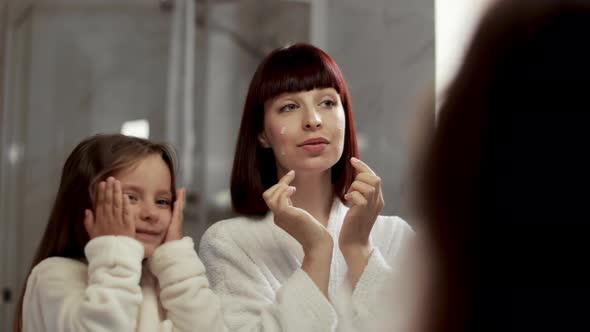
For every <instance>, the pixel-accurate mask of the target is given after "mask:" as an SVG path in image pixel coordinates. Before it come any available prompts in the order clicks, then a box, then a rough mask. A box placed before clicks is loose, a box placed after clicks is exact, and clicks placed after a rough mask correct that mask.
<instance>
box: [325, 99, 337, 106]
mask: <svg viewBox="0 0 590 332" xmlns="http://www.w3.org/2000/svg"><path fill="white" fill-rule="evenodd" d="M322 105H324V106H326V107H329V108H332V107H334V106H336V102H335V101H333V100H330V99H328V100H324V101H322Z"/></svg>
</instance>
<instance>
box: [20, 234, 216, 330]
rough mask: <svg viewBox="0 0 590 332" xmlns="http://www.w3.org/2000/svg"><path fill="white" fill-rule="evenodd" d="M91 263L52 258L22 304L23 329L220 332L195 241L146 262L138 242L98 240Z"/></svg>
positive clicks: (172, 245) (174, 244)
mask: <svg viewBox="0 0 590 332" xmlns="http://www.w3.org/2000/svg"><path fill="white" fill-rule="evenodd" d="M84 251H85V254H86V259H87V261H88V264H86V263H85V262H81V261H78V260H74V259H69V258H63V257H51V258H47V259H45V260H43V261H42V262H41V263H39V264H38V265H36V266H35V267H34V268H33V270H32V272H31V274H30V276H29V278H28V281H27V287H26V291H25V296H24V302H23V331H24V332H44V331H46V332H66V331H67V332H90V331H93V332H102V331H105V332H106V331H109V332H115V331H116V332H126V331H129V332H131V331H141V332H147V331H159V332H164V331H211V332H217V331H223V330H224V327H223V319H222V317H221V312H220V307H219V299H218V297H217V296H215V295H214V294H213V292H212V291H211V289H210V288H209V282H208V281H207V277H206V275H205V268H204V266H203V264H202V263H201V261H200V259H199V257H198V256H197V254H196V252H195V248H194V244H193V240H192V239H191V238H189V237H185V238H183V239H181V240H177V241H171V242H167V243H164V244H162V245H161V246H160V247H158V248H157V249H156V250H155V251H154V253H153V255H152V257H150V258H149V259H147V260H145V261H144V263H143V264H142V260H143V255H144V249H143V246H142V244H141V243H140V242H138V241H137V240H135V239H133V238H130V237H126V236H101V237H97V238H95V239H93V240H91V241H89V242H88V244H87V245H86V247H85V250H84Z"/></svg>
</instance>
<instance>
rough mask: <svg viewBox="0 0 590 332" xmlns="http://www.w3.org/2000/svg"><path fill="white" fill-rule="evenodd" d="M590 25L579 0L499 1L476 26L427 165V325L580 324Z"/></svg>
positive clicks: (423, 198) (588, 10)
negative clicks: (430, 266)
mask: <svg viewBox="0 0 590 332" xmlns="http://www.w3.org/2000/svg"><path fill="white" fill-rule="evenodd" d="M588 31H590V2H588V1H587V0H551V1H550V0H542V1H541V0H518V1H508V0H506V1H498V2H497V3H496V4H495V5H494V6H493V7H492V8H491V9H490V11H488V12H487V13H486V15H485V16H484V17H483V20H482V21H481V23H480V25H479V27H478V28H477V29H476V32H475V34H474V39H473V41H472V43H471V45H470V46H469V48H468V50H467V53H466V57H465V60H464V62H463V65H462V67H461V68H460V70H459V72H458V74H457V76H456V78H455V80H454V81H453V82H452V84H451V86H450V88H449V90H448V94H447V95H446V97H445V100H444V101H443V103H442V105H441V108H440V112H439V117H438V123H437V128H436V132H435V134H434V136H433V138H432V142H431V144H430V146H429V148H428V150H427V151H426V156H425V160H424V161H423V162H424V164H423V170H422V171H423V174H422V176H423V177H422V180H421V181H422V183H421V185H420V187H421V188H420V191H421V193H420V203H419V204H421V213H423V214H424V219H425V220H426V221H427V222H428V226H429V228H430V230H431V232H430V234H431V235H430V237H431V244H432V251H433V255H435V257H436V259H435V261H436V263H437V266H436V267H435V270H436V272H437V273H435V279H436V280H435V284H434V285H433V286H432V298H431V299H430V301H429V305H431V308H429V310H430V313H429V314H428V315H429V316H428V317H427V319H428V324H429V326H428V329H427V330H428V331H499V330H505V329H508V330H515V331H518V330H538V329H539V328H540V329H541V330H546V329H553V330H570V328H567V327H566V326H572V327H573V326H575V323H576V322H581V321H582V319H583V316H584V315H583V314H581V313H582V310H583V309H582V308H586V307H587V305H586V302H587V297H586V298H584V296H587V294H588V292H587V289H588V286H586V285H587V280H588V279H587V277H588V275H587V273H583V272H582V269H584V268H583V265H584V263H582V262H585V261H587V257H585V256H587V254H588V252H590V251H589V248H588V245H587V244H586V243H587V242H588V241H587V239H584V237H587V234H588V233H589V229H588V228H589V226H588V223H587V217H585V218H584V217H583V216H585V215H587V208H586V206H587V203H586V202H585V199H583V198H587V195H586V194H585V192H587V189H588V187H587V185H588V180H589V178H588V174H589V169H590V168H589V167H588V162H587V161H584V160H587V156H585V154H587V153H586V151H588V134H587V132H588V130H587V126H588V123H589V115H590V112H588V107H587V106H586V105H587V104H588V102H587V99H588V93H587V89H588V86H589V83H590V81H589V80H590V47H589V46H588V43H587V42H586V40H585V39H584V37H583V36H585V35H584V33H586V34H587V32H588ZM582 220H583V221H582ZM585 278H586V279H585ZM584 279H585V280H584ZM568 287H570V289H567V288H568ZM584 287H585V289H586V293H585V295H584V296H582V295H581V292H579V290H580V289H583V288H584ZM576 297H578V299H576ZM576 302H577V303H576ZM552 324H554V325H552ZM585 325H587V323H585ZM573 330H575V328H574V329H573Z"/></svg>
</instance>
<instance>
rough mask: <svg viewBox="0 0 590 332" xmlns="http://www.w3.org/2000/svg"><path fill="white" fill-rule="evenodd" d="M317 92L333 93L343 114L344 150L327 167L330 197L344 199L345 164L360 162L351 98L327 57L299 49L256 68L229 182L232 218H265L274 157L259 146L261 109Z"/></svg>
mask: <svg viewBox="0 0 590 332" xmlns="http://www.w3.org/2000/svg"><path fill="white" fill-rule="evenodd" d="M322 88H334V89H335V90H336V91H337V92H338V94H339V95H340V99H341V100H342V106H343V108H344V114H345V119H346V129H345V132H344V150H343V152H342V156H341V157H340V159H339V160H338V162H336V164H335V165H334V166H332V183H333V184H334V194H335V195H337V196H338V197H340V199H344V197H343V196H344V194H345V193H346V190H348V188H349V187H350V185H351V183H352V181H353V180H354V170H353V169H352V166H351V165H350V163H349V160H350V158H351V157H357V158H358V156H359V153H358V145H357V141H356V132H355V128H354V119H353V116H352V104H351V102H350V93H349V91H348V87H347V85H346V81H345V80H344V76H343V75H342V71H341V70H340V68H339V67H338V65H337V64H336V62H334V60H333V59H332V58H331V57H330V56H329V55H328V54H326V53H325V52H324V51H322V50H320V49H319V48H317V47H315V46H312V45H308V44H303V43H298V44H294V45H291V46H287V47H282V48H279V49H276V50H274V51H272V52H271V53H270V54H269V55H268V56H266V58H265V59H264V60H263V61H262V63H261V64H260V65H259V66H258V68H257V69H256V72H255V73H254V77H253V78H252V81H251V82H250V87H249V88H248V95H247V96H246V103H245V105H244V111H243V114H242V122H241V125H240V132H239V134H238V142H237V144H236V152H235V156H234V164H233V169H232V176H231V198H232V205H233V209H234V211H235V212H237V213H239V214H242V215H250V216H264V215H265V214H266V213H267V212H268V206H267V205H266V203H265V202H264V200H263V198H262V194H263V193H264V191H265V190H267V189H268V188H270V187H271V186H273V185H274V184H275V183H277V182H278V179H277V168H276V161H275V157H274V154H273V152H272V150H271V149H266V148H263V147H262V146H261V145H260V143H259V141H258V135H259V134H260V133H261V132H262V130H263V128H264V103H265V102H266V101H267V100H269V99H271V98H273V97H276V96H278V95H280V94H282V93H286V92H299V91H309V90H313V89H322Z"/></svg>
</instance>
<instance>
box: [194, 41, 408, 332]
mask: <svg viewBox="0 0 590 332" xmlns="http://www.w3.org/2000/svg"><path fill="white" fill-rule="evenodd" d="M238 137H239V140H238V143H237V147H236V153H235V158H234V165H233V171H232V180H231V194H232V203H233V207H234V210H235V211H236V212H237V213H238V214H240V216H239V217H237V218H233V219H229V220H224V221H220V222H218V223H216V224H214V225H213V226H212V227H211V228H209V229H208V230H207V232H206V233H205V235H204V237H203V239H202V240H201V246H200V253H201V257H202V258H203V261H204V263H205V265H206V267H207V270H208V276H209V280H210V281H211V283H212V287H213V288H214V290H215V291H216V292H217V293H218V294H219V295H220V296H221V298H222V303H223V304H224V305H225V308H224V319H225V322H226V324H227V325H228V328H229V329H230V330H232V331H318V332H319V331H321V332H325V331H343V330H344V329H345V328H349V327H350V328H357V329H365V330H367V329H370V328H371V326H372V324H374V323H375V317H373V316H372V312H373V310H374V307H375V306H376V305H377V299H378V295H379V292H380V291H381V286H382V285H383V284H384V280H385V279H386V278H388V277H389V276H390V275H391V274H392V272H393V271H395V269H396V259H397V258H398V257H399V256H400V253H401V249H402V247H403V246H404V243H405V242H406V241H407V239H408V237H409V236H410V235H411V234H412V231H411V229H410V227H409V226H408V225H407V224H406V223H405V222H404V221H403V220H401V219H400V218H397V217H382V216H379V212H380V211H381V209H382V208H383V205H384V201H383V196H382V193H381V183H380V179H379V177H378V176H377V175H376V174H375V173H374V172H373V171H372V170H371V168H370V167H369V166H367V165H366V164H365V163H364V162H362V161H360V160H358V159H357V158H358V147H357V142H356V135H355V129H354V120H353V116H352V106H351V102H350V96H349V92H348V88H347V86H346V82H345V80H344V77H343V75H342V73H341V71H340V69H339V67H338V65H336V63H335V62H334V60H332V59H331V58H330V57H329V56H328V55H327V54H326V53H325V52H323V51H322V50H320V49H318V48H316V47H314V46H311V45H307V44H295V45H292V46H288V47H284V48H280V49H277V50H274V51H273V52H271V53H270V54H269V55H268V56H267V57H266V58H265V59H264V60H263V61H262V63H261V64H260V65H259V67H258V69H257V71H256V73H255V74H254V77H253V79H252V81H251V83H250V87H249V91H248V95H247V98H246V103H245V106H244V112H243V116H242V123H241V127H240V132H239V135H238ZM347 289H349V290H350V291H351V292H350V291H349V292H347V291H346V290H347Z"/></svg>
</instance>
